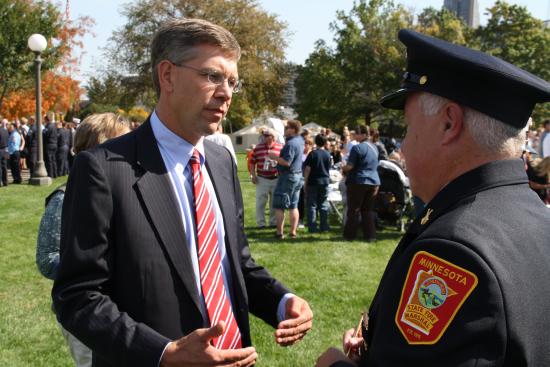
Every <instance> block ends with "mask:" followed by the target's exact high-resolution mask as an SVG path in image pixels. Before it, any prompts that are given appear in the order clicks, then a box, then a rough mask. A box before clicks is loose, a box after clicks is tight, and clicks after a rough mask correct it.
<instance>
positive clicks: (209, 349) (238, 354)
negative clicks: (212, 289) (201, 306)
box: [160, 321, 258, 367]
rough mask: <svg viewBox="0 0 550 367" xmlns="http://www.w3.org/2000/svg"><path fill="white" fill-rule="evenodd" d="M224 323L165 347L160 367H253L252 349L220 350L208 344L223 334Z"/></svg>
mask: <svg viewBox="0 0 550 367" xmlns="http://www.w3.org/2000/svg"><path fill="white" fill-rule="evenodd" d="M224 329H225V323H224V322H223V321H220V322H218V323H217V324H216V325H214V326H212V327H211V328H210V329H197V330H195V331H193V332H192V333H191V334H189V335H186V336H184V337H183V338H181V339H178V340H176V341H173V342H171V343H170V344H168V346H167V347H166V350H165V351H164V354H163V355H162V359H161V361H160V366H161V367H177V366H185V367H194V366H224V367H248V366H253V365H254V363H255V362H256V358H257V357H258V355H257V354H256V349H254V347H248V348H243V349H230V350H222V349H217V348H215V347H213V346H212V344H210V341H211V340H212V339H214V338H216V337H218V336H220V335H222V334H223V331H224Z"/></svg>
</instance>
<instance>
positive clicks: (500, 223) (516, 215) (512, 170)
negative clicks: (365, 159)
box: [317, 30, 550, 367]
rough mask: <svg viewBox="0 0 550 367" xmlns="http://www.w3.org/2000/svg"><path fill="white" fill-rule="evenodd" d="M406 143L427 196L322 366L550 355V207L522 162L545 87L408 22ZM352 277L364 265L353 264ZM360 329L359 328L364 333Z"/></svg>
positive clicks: (413, 178) (547, 360) (491, 361)
mask: <svg viewBox="0 0 550 367" xmlns="http://www.w3.org/2000/svg"><path fill="white" fill-rule="evenodd" d="M399 39H400V40H401V41H402V42H403V43H404V44H405V45H406V46H407V61H408V63H407V72H406V73H405V76H404V81H403V84H402V88H401V89H400V90H398V91H396V92H394V93H392V94H390V95H388V96H386V97H384V98H383V99H382V105H383V106H385V107H388V108H394V109H404V113H405V123H406V125H407V134H406V137H405V139H404V140H403V144H402V146H401V147H402V150H403V154H404V155H405V159H406V162H407V173H408V174H409V178H410V185H411V189H412V191H413V192H414V194H415V195H417V196H418V197H419V198H420V199H422V201H423V202H425V203H427V204H426V207H425V209H424V211H423V213H422V214H421V215H420V216H419V217H418V218H417V219H416V220H415V221H414V222H413V223H412V225H411V226H410V228H409V230H408V231H407V233H406V234H405V236H404V237H403V239H402V240H401V242H400V243H399V245H398V246H397V248H396V249H395V251H394V253H393V255H392V257H391V258H390V260H389V262H388V265H387V267H386V271H385V272H384V275H383V276H382V279H381V281H380V285H379V288H378V291H377V292H376V294H375V296H374V299H373V300H372V303H371V306H370V309H369V319H368V322H366V321H367V320H364V322H362V327H361V330H360V332H359V336H360V337H354V335H353V334H354V332H355V330H349V331H348V332H347V333H346V334H345V336H344V349H345V350H349V351H350V356H351V359H349V358H347V357H346V356H345V355H344V354H343V353H342V352H341V351H338V350H336V349H329V350H328V351H327V352H325V353H324V354H323V355H322V356H321V358H320V359H319V360H318V364H317V366H319V367H325V366H332V367H348V366H386V367H393V366H427V365H430V366H449V367H457V366H495V367H496V366H507V367H519V366H533V367H535V366H550V347H549V343H548V338H547V334H548V330H549V329H550V318H549V317H548V304H549V303H550V282H548V277H549V276H550V246H549V244H550V230H549V228H550V211H549V210H548V209H547V208H545V207H544V205H543V204H542V203H541V201H540V200H539V198H538V196H537V195H536V194H535V193H534V192H532V190H531V189H530V188H529V184H528V180H527V176H526V174H525V165H524V162H523V161H522V160H521V159H520V157H521V153H522V145H523V143H524V142H525V138H526V136H525V126H526V124H527V121H528V119H529V116H530V115H531V112H532V110H533V107H534V106H535V104H536V103H544V102H548V101H550V84H548V83H547V82H546V81H544V80H542V79H540V78H537V77H536V76H534V75H532V74H529V73H528V72H526V71H524V70H521V69H519V68H517V67H515V66H513V65H511V64H508V63H506V62H505V61H503V60H500V59H497V58H495V57H492V56H489V55H487V54H484V53H482V52H479V51H475V50H471V49H468V48H465V47H461V46H457V45H454V44H450V43H448V42H445V41H442V40H439V39H435V38H431V37H428V36H425V35H422V34H420V33H416V32H414V31H410V30H402V31H400V32H399ZM354 276H355V277H357V274H355V275H354ZM361 336H362V337H361Z"/></svg>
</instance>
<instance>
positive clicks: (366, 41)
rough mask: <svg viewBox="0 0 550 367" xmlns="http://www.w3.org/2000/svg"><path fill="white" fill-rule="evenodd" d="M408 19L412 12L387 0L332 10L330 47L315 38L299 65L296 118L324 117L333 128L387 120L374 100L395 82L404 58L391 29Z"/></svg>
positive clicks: (362, 0)
mask: <svg viewBox="0 0 550 367" xmlns="http://www.w3.org/2000/svg"><path fill="white" fill-rule="evenodd" d="M411 25H412V15H411V14H410V13H409V12H408V11H407V10H406V9H404V8H403V7H402V6H401V5H398V6H395V5H394V4H393V2H392V1H387V0H370V1H368V2H367V1H366V0H360V1H358V2H357V3H355V5H354V6H353V8H352V9H351V11H350V13H349V14H345V13H344V12H342V11H339V12H337V14H336V21H335V22H333V23H331V28H332V30H333V31H334V32H335V37H334V41H335V43H336V47H335V49H334V50H331V49H330V48H328V47H327V46H326V44H325V43H323V42H318V43H317V48H316V49H315V51H314V52H313V54H312V55H310V58H309V59H308V60H307V62H306V65H305V66H304V67H303V68H301V69H300V71H299V76H298V80H297V84H296V85H297V98H298V101H299V102H298V108H297V110H298V112H299V113H300V118H302V119H306V120H307V119H308V118H315V119H317V121H320V122H322V121H323V120H325V121H324V122H325V124H327V125H328V126H330V127H333V128H334V127H338V126H341V125H342V124H344V123H346V124H348V125H351V126H355V125H356V124H357V123H358V122H362V123H365V122H366V123H367V124H370V123H371V122H372V120H373V118H374V119H377V120H387V117H382V116H386V115H387V114H388V112H387V111H384V110H383V109H382V107H381V106H380V104H379V100H380V97H381V96H382V95H383V94H384V93H385V92H387V91H389V90H391V89H393V88H395V86H397V85H399V82H400V80H401V76H402V75H403V70H404V66H405V58H404V47H403V46H402V45H401V44H400V43H399V42H398V40H397V38H396V34H397V32H398V30H399V29H401V28H405V27H410V26H411ZM315 109H318V110H319V111H320V112H319V113H318V114H316V113H315V112H313V111H314V110H315ZM327 116H328V118H327Z"/></svg>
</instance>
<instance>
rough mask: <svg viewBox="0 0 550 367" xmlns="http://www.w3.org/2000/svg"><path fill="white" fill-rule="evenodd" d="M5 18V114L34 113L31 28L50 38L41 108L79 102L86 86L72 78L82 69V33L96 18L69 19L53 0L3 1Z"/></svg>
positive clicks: (1, 49) (0, 71) (0, 52)
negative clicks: (78, 51) (79, 51)
mask: <svg viewBox="0 0 550 367" xmlns="http://www.w3.org/2000/svg"><path fill="white" fill-rule="evenodd" d="M0 17H1V18H2V20H3V24H2V26H3V28H2V33H1V34H0V113H2V114H3V115H5V116H6V117H8V118H14V117H18V116H23V115H29V114H32V113H33V112H34V109H35V91H34V83H33V82H34V63H33V60H34V55H33V54H32V52H31V51H30V50H29V49H28V46H27V39H28V37H29V36H30V35H31V34H32V33H41V34H42V35H43V36H44V37H46V39H47V40H48V48H46V50H45V51H44V52H43V54H42V59H43V63H42V73H43V77H42V83H41V85H42V108H43V109H44V111H47V110H49V109H54V110H57V111H66V110H68V109H70V108H73V107H74V106H75V105H77V102H78V101H79V99H80V96H81V94H82V89H81V88H80V87H79V85H78V84H79V83H78V81H76V80H73V79H72V77H71V74H72V72H75V71H78V69H77V64H78V60H77V59H76V58H75V57H74V56H73V51H74V50H75V48H77V47H82V46H83V45H82V43H81V41H80V37H81V36H83V35H84V34H85V33H86V32H88V30H89V27H90V26H91V25H92V24H93V21H92V20H91V19H90V18H88V17H80V18H78V19H77V20H76V21H74V22H73V21H71V20H69V19H64V18H63V15H62V14H61V13H60V12H59V10H58V9H57V8H56V7H55V6H54V5H52V4H51V3H50V2H47V1H31V0H20V1H16V0H0Z"/></svg>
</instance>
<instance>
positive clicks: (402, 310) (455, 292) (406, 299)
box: [395, 251, 477, 344]
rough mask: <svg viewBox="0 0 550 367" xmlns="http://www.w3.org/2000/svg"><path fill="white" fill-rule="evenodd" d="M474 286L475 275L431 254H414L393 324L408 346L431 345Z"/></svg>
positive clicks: (441, 334) (439, 336) (475, 282)
mask: <svg viewBox="0 0 550 367" xmlns="http://www.w3.org/2000/svg"><path fill="white" fill-rule="evenodd" d="M476 286H477V276H476V275H475V274H474V273H472V272H470V271H468V270H466V269H463V268H461V267H459V266H456V265H454V264H451V263H450V262H448V261H446V260H443V259H441V258H439V257H437V256H435V255H432V254H430V253H428V252H425V251H420V252H418V253H416V255H414V257H413V259H412V262H411V265H410V267H409V271H408V273H407V278H406V280H405V285H404V286H403V290H402V291H401V300H400V301H399V308H398V309H397V313H396V314H395V323H396V324H397V327H398V328H399V330H400V331H401V333H402V334H403V336H404V337H405V339H406V340H407V343H409V344H435V343H437V342H438V341H439V339H441V337H442V336H443V334H444V333H445V330H447V327H448V326H449V325H450V323H451V321H453V319H454V317H455V315H456V313H457V312H458V310H459V309H460V307H461V306H462V304H463V303H464V301H466V299H467V298H468V296H469V295H470V293H472V291H473V290H474V288H475V287H476Z"/></svg>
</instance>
